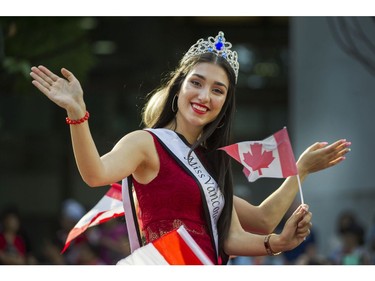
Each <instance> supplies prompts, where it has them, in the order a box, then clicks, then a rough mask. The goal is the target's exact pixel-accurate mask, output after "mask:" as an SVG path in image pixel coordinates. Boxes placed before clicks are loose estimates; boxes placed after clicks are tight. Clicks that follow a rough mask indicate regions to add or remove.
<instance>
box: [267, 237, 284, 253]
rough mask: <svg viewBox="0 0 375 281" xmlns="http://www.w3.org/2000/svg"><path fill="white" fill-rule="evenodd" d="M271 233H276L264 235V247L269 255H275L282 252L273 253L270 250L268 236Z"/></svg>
mask: <svg viewBox="0 0 375 281" xmlns="http://www.w3.org/2000/svg"><path fill="white" fill-rule="evenodd" d="M272 235H276V234H275V233H271V234H268V235H267V236H266V237H264V247H265V248H266V252H267V254H268V255H269V256H277V255H280V254H281V253H282V252H278V253H275V252H274V251H272V248H271V245H270V238H271V236H272Z"/></svg>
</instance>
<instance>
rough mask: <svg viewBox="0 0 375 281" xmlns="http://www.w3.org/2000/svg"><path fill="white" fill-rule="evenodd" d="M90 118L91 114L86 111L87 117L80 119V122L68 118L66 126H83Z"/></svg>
mask: <svg viewBox="0 0 375 281" xmlns="http://www.w3.org/2000/svg"><path fill="white" fill-rule="evenodd" d="M89 117H90V113H89V112H88V111H86V114H85V116H83V117H82V118H81V119H78V120H72V119H70V118H69V117H66V124H69V125H77V124H81V123H83V122H85V121H86V120H88V119H89Z"/></svg>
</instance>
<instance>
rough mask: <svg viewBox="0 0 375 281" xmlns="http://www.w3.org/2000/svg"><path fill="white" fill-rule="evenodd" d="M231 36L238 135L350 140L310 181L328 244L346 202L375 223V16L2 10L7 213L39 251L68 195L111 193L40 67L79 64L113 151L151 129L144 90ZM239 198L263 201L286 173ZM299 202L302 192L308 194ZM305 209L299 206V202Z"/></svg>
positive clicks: (97, 125)
mask: <svg viewBox="0 0 375 281" xmlns="http://www.w3.org/2000/svg"><path fill="white" fill-rule="evenodd" d="M218 31H223V32H224V33H225V37H226V38H227V40H228V41H230V42H232V43H233V45H234V48H235V49H236V50H237V52H238V53H239V60H240V73H239V80H238V88H237V93H236V95H237V115H236V121H235V131H234V133H235V136H234V137H235V141H245V140H260V139H264V138H266V137H268V136H269V135H271V134H272V133H274V132H276V131H277V130H279V129H281V128H282V127H283V126H287V127H288V131H289V134H290V138H291V142H292V146H293V149H294V152H295V155H296V158H297V157H298V156H299V155H300V154H301V153H302V152H303V151H304V150H305V148H307V147H308V146H310V145H311V144H313V143H314V142H316V141H327V142H330V143H331V142H333V141H335V140H337V139H340V138H346V139H347V140H348V141H351V142H352V143H353V144H352V152H350V153H349V154H348V157H347V160H346V161H345V162H343V163H342V164H340V165H339V166H337V167H334V168H331V169H329V170H327V171H323V172H320V173H319V174H313V175H311V176H310V177H309V178H308V179H307V180H306V182H305V183H304V184H303V186H302V187H303V191H304V199H305V202H306V203H307V204H309V205H310V210H311V211H312V212H313V224H314V231H315V234H316V240H317V245H318V251H319V253H321V254H322V255H329V253H330V252H331V251H332V250H333V248H334V247H336V242H337V228H336V224H337V220H338V217H339V215H340V214H341V213H342V212H343V211H345V210H351V211H352V212H353V213H354V214H356V215H357V217H358V218H359V220H360V222H361V223H362V224H363V225H364V226H366V227H367V226H368V228H369V227H370V225H371V223H372V222H373V218H374V217H375V207H374V206H375V205H374V201H375V188H374V184H373V178H372V172H373V170H374V167H375V166H374V164H373V161H372V160H373V159H372V157H374V152H373V150H372V146H371V143H372V139H374V137H375V126H374V125H373V120H374V113H373V112H374V109H373V107H374V104H375V93H374V89H375V79H374V74H375V59H374V57H375V32H374V31H375V21H374V18H370V17H353V18H350V17H136V16H134V17H2V18H0V63H1V65H2V67H1V70H0V210H2V209H5V208H6V207H7V206H9V205H15V206H16V207H17V208H18V210H19V212H20V214H21V216H22V223H23V226H24V228H25V229H26V230H27V233H28V235H29V238H30V241H31V242H30V243H31V244H32V245H33V249H34V252H35V254H36V256H39V255H40V251H41V250H40V248H41V244H42V241H43V238H44V237H48V236H49V235H51V234H52V233H53V231H54V229H55V228H57V225H58V224H59V218H60V215H61V211H62V206H63V203H64V202H65V201H66V200H67V199H74V200H76V201H78V202H79V203H80V204H82V205H83V206H84V207H85V208H86V209H87V210H88V209H90V208H91V207H93V206H94V205H95V204H96V202H97V201H98V200H99V199H100V198H101V197H102V196H103V194H104V193H105V192H106V191H107V190H108V188H107V187H102V188H96V189H90V188H89V187H87V186H86V185H85V183H84V182H83V181H82V179H81V178H80V175H79V173H78V170H77V168H76V165H75V162H74V156H73V152H72V148H71V143H70V135H69V127H68V126H67V125H66V124H65V117H66V114H65V112H64V110H63V109H61V108H58V107H57V106H56V105H55V104H53V103H52V102H50V101H49V100H48V99H47V98H46V97H44V96H43V95H42V94H41V93H39V92H38V91H37V90H36V89H35V88H34V87H33V86H32V84H31V79H30V77H29V72H30V67H31V66H33V65H40V64H43V65H46V66H47V67H49V68H50V69H51V70H52V71H54V72H55V73H59V70H60V68H61V67H65V68H67V69H69V70H71V71H72V72H73V73H74V74H75V75H76V77H77V78H78V79H79V80H80V81H81V83H82V86H83V89H84V92H85V101H86V104H87V108H88V110H89V111H90V114H91V117H90V127H91V130H92V134H93V137H94V140H95V141H96V144H97V147H98V150H99V152H100V153H101V154H103V153H106V152H107V151H109V150H110V149H111V148H112V147H113V145H114V144H115V143H116V141H117V140H119V139H120V138H121V137H122V136H123V135H124V134H126V133H128V132H130V131H132V130H136V129H139V128H142V124H141V119H140V113H141V109H142V106H143V104H144V102H145V97H146V95H147V94H148V93H149V92H151V91H152V90H153V89H154V88H156V87H158V85H159V83H160V81H161V79H162V78H163V75H164V74H165V73H167V72H168V71H171V70H173V69H174V67H175V66H176V65H177V62H178V60H179V59H180V58H181V57H182V55H183V54H184V52H186V51H187V49H188V48H189V47H190V46H191V45H192V44H193V43H195V42H196V40H197V39H199V38H201V37H207V36H209V35H212V36H215V35H216V34H217V33H218ZM234 169H235V173H236V176H235V181H236V193H237V194H238V195H240V196H242V197H244V198H246V199H247V200H249V201H250V202H251V203H253V204H259V203H260V202H261V201H262V200H263V199H264V198H265V197H266V196H267V195H268V194H270V193H271V192H272V191H274V190H275V189H276V188H277V187H279V186H280V184H281V183H282V181H283V180H282V179H260V180H258V181H256V182H255V183H249V182H247V180H246V178H245V176H244V175H243V174H242V167H240V166H239V165H237V163H235V164H234ZM296 204H299V197H297V198H296ZM294 207H295V206H293V208H294Z"/></svg>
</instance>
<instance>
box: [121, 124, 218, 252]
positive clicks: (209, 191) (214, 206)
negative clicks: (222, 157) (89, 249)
mask: <svg viewBox="0 0 375 281" xmlns="http://www.w3.org/2000/svg"><path fill="white" fill-rule="evenodd" d="M146 130H148V131H150V132H152V133H153V134H155V135H156V136H157V137H158V139H159V140H160V142H161V144H162V145H163V147H164V148H165V149H166V150H167V151H168V152H169V153H170V154H171V155H172V156H174V158H175V159H176V161H177V162H178V163H179V164H180V165H181V166H182V167H183V168H185V171H186V172H188V173H189V174H190V175H191V176H193V178H194V179H195V180H196V182H197V184H198V186H199V187H200V189H201V194H202V195H204V198H205V199H206V200H205V202H206V204H205V206H204V210H205V212H206V219H207V220H208V226H209V229H210V233H211V237H213V239H214V241H213V242H214V244H215V250H216V254H217V256H218V231H217V221H218V219H219V217H220V214H221V211H222V209H223V206H224V196H223V194H222V193H221V192H220V189H219V187H218V184H217V182H216V181H215V180H214V178H213V177H212V176H211V175H210V174H209V173H208V172H207V170H206V169H205V168H204V166H203V164H202V163H201V162H200V160H199V158H198V157H197V155H196V154H195V153H194V152H192V153H191V155H190V161H188V159H187V156H188V153H189V151H190V147H189V146H188V145H187V144H186V143H185V142H184V141H183V140H182V139H181V138H180V137H179V136H178V135H177V134H176V133H175V132H174V131H171V130H168V129H146ZM129 184H130V182H129V179H128V178H125V179H124V180H123V181H122V194H123V203H124V211H125V218H126V225H127V228H128V235H129V242H130V249H131V251H132V252H133V251H134V250H135V249H137V248H139V247H140V246H142V241H141V238H140V234H139V228H138V223H137V217H136V212H135V208H134V201H133V196H132V188H131V186H129ZM129 187H130V188H129Z"/></svg>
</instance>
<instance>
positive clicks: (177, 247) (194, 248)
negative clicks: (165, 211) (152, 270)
mask: <svg viewBox="0 0 375 281" xmlns="http://www.w3.org/2000/svg"><path fill="white" fill-rule="evenodd" d="M212 264H213V263H212V261H211V260H210V259H209V258H208V256H207V255H206V254H205V253H204V252H203V250H202V249H201V248H200V247H199V245H198V244H197V243H196V242H195V241H194V239H193V237H191V235H190V234H189V232H187V230H186V229H185V227H184V226H183V225H182V226H180V227H179V228H178V229H175V230H173V231H171V232H169V233H167V234H165V235H163V236H161V237H160V238H158V239H156V240H155V241H153V242H152V243H148V244H147V245H145V246H143V247H140V248H138V249H136V250H135V251H133V253H132V254H131V255H129V256H127V257H126V258H124V259H122V260H120V261H119V262H118V263H117V265H212Z"/></svg>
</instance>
